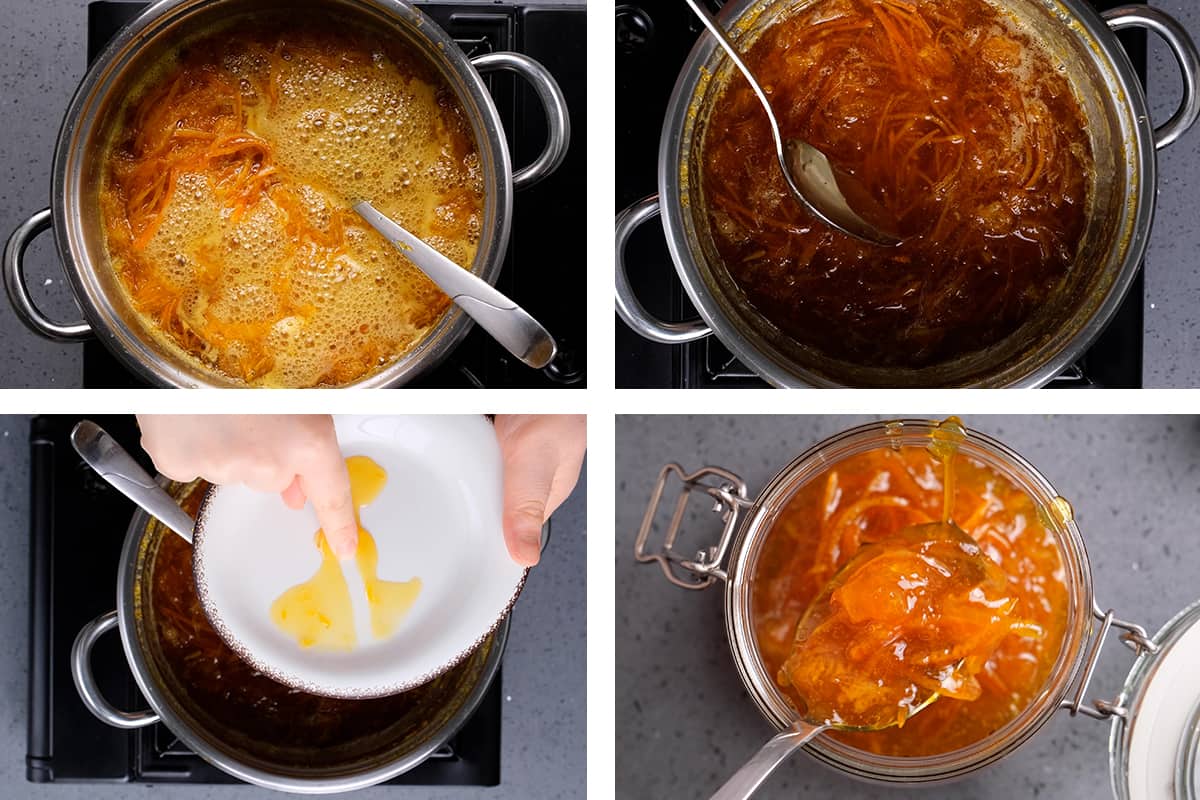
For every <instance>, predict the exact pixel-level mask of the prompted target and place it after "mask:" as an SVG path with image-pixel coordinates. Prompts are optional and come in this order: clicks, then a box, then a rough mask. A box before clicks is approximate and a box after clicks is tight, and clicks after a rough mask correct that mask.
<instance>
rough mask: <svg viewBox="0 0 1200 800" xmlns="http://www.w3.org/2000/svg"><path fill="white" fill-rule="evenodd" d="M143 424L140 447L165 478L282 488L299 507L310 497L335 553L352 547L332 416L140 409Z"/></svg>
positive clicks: (346, 481)
mask: <svg viewBox="0 0 1200 800" xmlns="http://www.w3.org/2000/svg"><path fill="white" fill-rule="evenodd" d="M138 425H139V426H140V427H141V429H142V448H143V449H144V450H145V451H146V452H147V453H149V454H150V457H151V458H152V459H154V466H156V467H157V468H158V471H159V472H161V473H162V474H163V475H166V476H167V477H168V478H171V479H172V480H176V481H192V480H195V479H196V478H203V479H204V480H206V481H209V482H210V483H217V484H222V483H241V484H245V485H246V486H248V487H249V488H251V489H255V490H257V491H260V492H279V493H280V494H281V495H282V496H283V502H284V503H286V504H287V505H288V507H289V508H294V509H301V508H303V507H304V503H305V501H306V500H307V501H311V502H312V504H313V510H314V511H316V513H317V521H318V522H319V523H320V524H321V529H322V530H323V531H325V539H326V541H328V542H329V547H330V549H332V550H333V552H334V554H336V555H337V556H338V557H339V558H347V557H349V556H352V555H353V554H354V551H355V549H356V548H357V547H358V521H357V520H356V519H355V516H354V507H353V502H352V500H351V496H350V476H349V474H348V473H347V472H346V462H345V461H344V460H343V458H342V453H341V450H340V449H339V448H338V443H337V436H336V435H335V434H334V430H333V418H332V417H329V416H325V415H299V414H297V415H278V416H272V415H264V414H247V415H237V416H235V415H218V414H196V415H185V416H166V415H163V416H160V415H155V414H140V415H138Z"/></svg>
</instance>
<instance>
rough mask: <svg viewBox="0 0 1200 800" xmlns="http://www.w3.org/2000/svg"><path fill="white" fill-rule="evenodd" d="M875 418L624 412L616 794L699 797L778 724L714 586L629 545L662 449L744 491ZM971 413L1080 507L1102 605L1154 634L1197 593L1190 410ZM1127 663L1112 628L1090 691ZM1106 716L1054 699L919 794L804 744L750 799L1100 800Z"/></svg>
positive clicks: (1114, 679)
mask: <svg viewBox="0 0 1200 800" xmlns="http://www.w3.org/2000/svg"><path fill="white" fill-rule="evenodd" d="M868 419H873V418H868V417H817V416H811V417H787V418H783V417H769V416H753V417H674V416H654V417H623V416H618V417H617V425H616V448H617V450H616V474H617V496H616V509H617V511H616V546H617V549H616V597H617V598H618V601H617V614H616V649H617V670H616V740H617V741H616V755H617V783H616V785H617V796H618V797H622V798H646V799H647V800H650V799H654V800H657V799H658V798H663V797H706V796H708V795H709V794H710V793H711V792H712V791H714V790H715V789H716V788H717V787H718V786H719V785H720V784H721V782H722V781H723V780H724V779H725V778H727V777H728V776H729V775H731V774H732V773H733V772H734V771H735V770H736V768H737V767H738V766H740V765H741V764H742V763H743V762H744V761H745V760H746V759H747V758H749V757H750V755H751V754H752V753H753V752H754V751H755V750H756V749H757V748H758V746H759V745H760V744H762V743H763V742H764V741H766V739H767V738H768V737H769V736H770V735H771V733H772V729H771V727H770V725H769V724H768V723H767V722H766V721H765V720H763V719H762V717H761V716H760V715H759V713H758V711H757V710H756V709H755V707H754V706H753V704H752V702H751V701H750V699H749V698H748V696H747V695H746V692H745V691H744V690H743V688H742V685H741V682H740V680H739V679H738V675H737V672H736V669H735V668H734V665H733V661H732V659H731V657H730V655H729V648H728V645H727V644H726V640H725V631H724V623H723V606H722V592H721V590H720V589H719V588H713V589H709V590H707V591H703V592H691V591H687V590H684V589H680V588H677V587H674V586H671V585H669V584H668V583H667V582H666V580H665V579H664V578H663V576H662V573H661V572H660V571H659V569H658V567H657V566H654V565H641V564H637V563H636V562H635V561H634V559H633V541H634V536H635V533H636V530H637V527H638V524H639V522H640V520H641V515H642V513H643V511H644V510H645V506H646V501H647V499H648V497H649V493H650V489H651V485H652V482H653V481H654V479H655V478H656V476H657V474H658V470H659V469H660V468H661V467H662V465H663V464H664V463H666V462H668V461H677V462H679V463H680V464H681V465H682V466H683V467H684V469H686V470H694V469H697V468H699V467H701V466H705V465H717V466H723V467H726V468H728V469H730V470H732V471H734V472H736V473H738V474H740V475H741V476H742V477H743V478H744V479H745V480H746V481H747V483H748V485H749V487H750V490H751V495H752V496H753V495H754V494H756V493H757V491H758V489H761V487H762V486H763V485H764V484H765V483H766V482H767V480H769V479H770V478H771V477H772V476H773V475H774V474H775V473H776V472H777V471H778V470H779V469H780V468H781V467H783V466H784V465H785V464H787V463H788V462H789V461H791V459H792V458H794V457H795V456H797V455H799V454H800V452H802V451H803V450H805V449H807V448H808V447H809V446H811V445H813V444H816V443H817V442H818V441H820V440H821V439H824V438H826V437H827V436H830V435H832V434H834V433H837V432H838V431H841V430H844V429H846V428H849V427H852V426H854V425H857V424H859V423H861V422H864V421H867V420H868ZM966 422H967V424H968V425H969V426H971V427H974V428H977V429H979V430H981V431H983V432H985V433H988V434H991V435H993V436H995V437H996V438H999V439H1000V440H1002V441H1004V442H1005V443H1007V444H1009V445H1011V446H1012V447H1013V448H1014V449H1016V450H1017V451H1018V452H1020V453H1021V454H1022V455H1024V456H1025V457H1026V458H1027V459H1029V460H1030V461H1031V462H1032V463H1033V464H1034V465H1036V466H1037V467H1038V468H1039V469H1040V470H1041V471H1042V472H1043V473H1044V474H1045V475H1046V476H1047V477H1048V478H1049V479H1050V481H1051V482H1052V483H1053V484H1054V486H1055V488H1057V489H1058V490H1059V492H1060V493H1061V494H1063V495H1064V496H1065V497H1067V498H1068V499H1070V500H1071V502H1072V503H1073V504H1074V507H1075V510H1076V517H1077V519H1078V522H1079V527H1080V530H1081V531H1082V533H1083V537H1084V540H1085V542H1086V544H1087V549H1088V553H1089V555H1090V558H1091V562H1092V572H1093V575H1094V580H1095V591H1096V598H1097V602H1099V603H1100V604H1101V607H1102V608H1108V607H1111V608H1113V609H1115V610H1116V611H1117V613H1118V615H1119V616H1122V617H1124V618H1125V619H1129V620H1132V621H1135V622H1138V623H1141V624H1143V625H1145V626H1146V627H1147V628H1149V630H1151V631H1154V630H1157V629H1158V628H1159V627H1160V626H1161V625H1162V624H1163V623H1165V622H1166V621H1167V620H1168V619H1170V618H1171V617H1172V616H1173V615H1174V614H1175V613H1176V612H1178V611H1179V610H1180V609H1182V608H1183V607H1184V606H1186V605H1187V604H1189V603H1191V602H1193V601H1195V600H1196V599H1197V598H1200V580H1198V579H1197V578H1196V564H1197V563H1200V537H1198V536H1197V535H1196V515H1195V513H1194V511H1195V509H1196V507H1197V503H1198V502H1200V420H1198V419H1196V418H1191V417H1136V416H1119V417H1109V416H1088V417H1059V418H1049V417H1041V416H1025V417H988V416H976V417H970V418H968V419H966ZM693 502H694V503H695V504H696V505H700V504H701V503H700V501H698V500H696V501H693ZM705 517H707V519H706V521H705V522H704V523H703V524H701V525H696V526H694V527H697V528H699V529H700V532H699V535H697V536H694V537H692V538H689V539H687V540H686V542H687V543H686V544H685V545H684V548H683V551H684V552H689V551H691V550H692V549H698V548H699V547H700V546H702V545H705V544H709V543H711V542H712V541H714V540H713V539H712V538H711V536H713V535H715V534H716V533H719V521H718V520H716V518H715V517H712V516H711V515H707V514H705ZM662 518H665V512H664V513H663V514H662ZM714 526H715V527H714ZM706 534H707V538H706ZM681 541H683V540H681ZM693 543H694V545H693ZM1131 663H1132V659H1131V654H1130V653H1129V651H1127V650H1126V649H1125V648H1123V647H1120V646H1119V645H1117V644H1116V643H1115V642H1110V643H1109V644H1108V645H1107V647H1106V648H1105V649H1104V652H1103V655H1102V659H1101V663H1100V667H1099V669H1098V671H1097V673H1096V676H1095V678H1094V680H1093V683H1092V687H1093V688H1092V692H1091V694H1092V696H1094V697H1112V696H1115V695H1116V694H1117V693H1118V691H1119V690H1120V687H1121V683H1122V681H1123V679H1124V676H1125V674H1126V672H1128V670H1129V667H1130V665H1131ZM1108 731H1109V725H1108V723H1106V722H1100V721H1097V720H1092V719H1088V718H1085V717H1082V716H1080V717H1077V718H1071V717H1070V716H1069V715H1068V714H1067V713H1065V712H1059V714H1058V715H1056V717H1055V718H1053V719H1052V720H1051V722H1050V723H1049V724H1048V725H1047V726H1046V727H1045V728H1043V729H1042V730H1041V731H1040V732H1039V733H1038V734H1037V735H1036V736H1034V737H1033V739H1032V740H1031V741H1030V742H1028V743H1027V744H1026V745H1025V747H1024V748H1022V749H1021V750H1020V751H1018V752H1017V753H1015V754H1014V755H1012V756H1010V757H1009V758H1007V759H1005V760H1003V761H1002V762H1000V763H999V764H997V765H995V766H993V767H992V768H990V769H988V770H986V771H984V772H981V773H979V774H977V775H975V776H973V777H971V778H969V779H966V780H964V781H961V782H959V783H955V784H951V785H947V786H943V787H936V788H927V789H924V790H921V791H915V790H908V791H903V790H896V789H886V788H878V787H873V786H869V785H866V784H862V783H858V782H855V781H853V780H851V779H849V778H846V777H843V776H842V775H840V774H838V773H835V772H833V771H832V770H830V769H828V768H826V767H823V766H820V765H818V764H817V763H816V762H814V761H812V760H811V759H809V758H808V757H807V756H804V755H800V756H797V757H795V758H793V759H792V760H791V761H789V762H787V763H785V764H784V765H783V766H782V767H781V768H780V770H779V772H777V773H776V774H775V775H774V776H772V777H771V779H770V780H769V782H768V783H767V785H766V787H765V789H764V790H763V791H762V793H761V794H760V795H758V796H759V797H762V798H764V800H765V798H773V797H778V798H797V797H803V798H840V799H842V800H845V799H846V798H883V799H884V800H900V798H905V797H920V798H922V799H923V800H933V798H964V797H970V798H973V800H1011V798H1014V797H1022V798H1025V797H1039V796H1040V797H1052V798H1056V800H1057V799H1059V798H1062V800H1070V799H1071V798H1080V800H1083V799H1085V798H1086V800H1098V798H1102V797H1107V796H1109V791H1108V761H1107V755H1106V752H1107V751H1106V747H1107V737H1108Z"/></svg>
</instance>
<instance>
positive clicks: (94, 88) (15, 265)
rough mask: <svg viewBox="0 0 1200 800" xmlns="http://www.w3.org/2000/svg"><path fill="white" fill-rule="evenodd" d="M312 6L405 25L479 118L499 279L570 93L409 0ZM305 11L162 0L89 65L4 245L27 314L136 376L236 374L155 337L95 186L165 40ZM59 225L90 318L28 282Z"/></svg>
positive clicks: (487, 273)
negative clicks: (61, 306) (518, 154)
mask: <svg viewBox="0 0 1200 800" xmlns="http://www.w3.org/2000/svg"><path fill="white" fill-rule="evenodd" d="M306 4H307V5H308V6H310V7H312V8H315V9H320V10H324V11H334V12H336V13H337V14H340V15H344V16H346V17H347V18H353V19H357V20H362V21H365V22H368V23H369V24H372V25H374V26H375V27H377V28H378V29H380V30H382V31H385V32H388V33H390V34H394V35H395V36H396V37H397V38H398V39H401V40H403V41H405V42H406V43H407V44H409V45H411V46H412V47H413V49H414V50H415V51H416V52H418V53H420V54H422V55H423V56H424V57H425V58H426V60H427V61H428V62H429V63H430V64H432V65H434V66H435V67H436V68H437V69H438V70H439V72H440V73H441V74H442V76H443V77H444V78H445V79H446V81H447V83H448V84H449V86H450V87H451V88H452V89H453V90H454V92H455V93H456V94H457V95H458V99H459V101H460V102H461V103H462V106H463V109H464V111H465V113H466V115H467V117H468V118H469V119H470V121H471V129H472V132H473V134H474V138H475V142H476V146H477V147H478V149H479V156H480V165H481V171H482V174H483V176H484V186H485V192H486V199H485V207H484V219H483V225H482V230H483V234H482V235H481V236H480V245H479V251H478V253H477V254H476V256H475V262H474V264H473V265H472V267H471V270H472V272H474V273H475V274H476V275H478V276H479V277H480V278H483V279H484V280H486V281H488V282H489V283H493V284H494V283H495V282H496V279H497V278H498V277H499V274H500V268H501V265H502V264H503V261H504V255H505V252H506V250H507V248H508V236H509V228H510V225H511V223H512V193H513V189H514V188H516V189H522V188H526V187H529V186H532V185H533V184H535V183H537V182H538V181H540V180H542V179H543V178H545V177H547V176H548V175H550V174H551V173H553V172H554V170H555V169H557V168H558V166H559V165H560V164H561V163H562V161H563V159H564V158H565V157H566V153H567V146H568V143H569V141H570V122H569V120H568V117H567V108H566V101H565V100H564V99H563V95H562V92H561V91H560V90H559V88H558V84H557V83H556V82H555V80H554V78H553V77H552V76H551V75H550V73H549V72H548V71H547V70H546V69H545V67H543V66H542V65H541V64H539V63H538V62H536V61H534V60H533V59H531V58H528V57H526V56H524V55H521V54H519V53H507V52H504V53H487V54H484V55H480V56H476V57H475V58H470V59H469V58H467V56H466V55H465V54H464V53H463V52H462V50H461V49H459V47H458V45H457V44H455V42H454V40H453V39H451V38H450V36H449V35H447V34H446V32H445V31H443V30H442V29H441V28H439V27H438V25H437V24H436V23H435V22H433V21H432V20H431V19H429V18H428V17H426V16H425V15H424V14H422V13H421V12H420V11H418V10H417V9H416V8H414V7H412V6H411V5H409V4H407V3H405V2H403V0H307V3H306ZM276 6H279V7H286V8H288V9H289V10H291V12H292V13H297V12H299V13H303V9H302V8H301V9H297V8H296V4H294V3H284V2H282V0H271V1H270V2H255V0H159V2H156V3H154V4H153V5H151V6H150V7H149V8H147V9H146V10H145V11H143V12H142V13H141V14H140V15H138V17H137V18H136V19H134V20H133V21H132V22H131V23H129V24H128V25H127V26H126V27H125V28H123V29H122V30H121V31H120V32H119V33H118V34H117V35H116V36H115V37H114V38H113V40H112V41H111V42H110V43H109V45H108V46H107V47H106V48H105V49H104V51H103V52H102V53H101V54H100V55H99V56H98V57H97V58H96V60H95V62H94V63H93V64H92V66H91V67H90V68H89V69H88V72H87V74H86V75H85V76H84V79H83V81H82V83H80V85H79V88H78V90H76V92H75V96H74V97H73V98H72V99H71V103H70V105H69V106H68V107H67V113H66V116H65V117H64V119H63V124H62V128H61V130H60V131H59V135H58V143H57V145H56V147H55V151H54V167H53V183H52V188H51V206H50V208H47V209H43V210H41V211H39V212H37V213H36V214H34V215H33V216H31V217H30V218H29V219H27V220H26V221H25V222H24V223H22V224H21V225H20V227H18V228H17V229H16V231H14V232H13V234H12V236H11V237H10V238H9V240H8V244H7V245H6V247H5V250H4V265H3V270H4V285H5V288H6V289H7V291H8V297H9V300H10V301H11V303H12V306H13V309H14V310H15V311H16V312H17V316H18V317H20V319H21V321H22V322H24V323H25V324H26V325H27V326H28V327H29V329H30V330H32V331H33V332H34V333H37V334H39V335H41V336H45V337H47V338H49V339H55V340H60V341H79V340H81V339H86V338H88V337H90V336H92V335H95V336H97V337H98V338H99V339H100V340H101V341H102V342H103V343H104V344H105V345H106V346H107V347H108V348H109V349H110V350H112V352H113V353H114V354H115V355H116V356H117V357H118V358H120V360H121V361H122V362H124V364H125V365H126V366H127V367H128V368H129V369H130V370H132V371H133V372H134V373H135V374H136V375H138V376H140V377H142V378H144V379H145V380H147V381H149V382H151V383H153V384H158V385H162V386H182V387H188V386H230V385H236V384H234V382H233V381H231V380H230V379H228V378H226V377H225V376H222V375H220V374H218V373H215V372H212V371H209V370H206V369H203V368H201V367H200V366H199V365H197V364H196V363H194V362H193V361H191V360H187V359H184V358H182V357H180V356H179V355H177V354H176V353H173V352H171V351H169V350H167V349H166V348H165V347H163V346H162V345H161V344H159V343H158V342H157V341H155V339H154V338H153V337H152V336H150V335H149V334H148V333H147V331H146V330H145V329H144V328H143V324H142V323H141V322H140V321H139V319H138V315H137V314H136V312H135V310H134V309H133V308H132V307H131V304H130V303H129V300H128V298H127V296H126V294H125V293H124V291H123V289H122V287H121V286H120V283H119V280H118V278H117V276H116V275H115V274H114V272H113V270H112V269H111V268H110V267H109V262H108V256H107V254H106V253H105V248H104V239H103V235H102V223H101V220H100V218H99V212H98V209H97V203H96V197H97V192H98V190H99V185H100V178H101V170H102V168H103V159H102V156H101V152H102V148H103V146H104V144H105V142H106V139H107V136H106V134H107V132H108V131H109V130H110V129H111V126H112V125H113V124H115V122H116V112H117V111H118V110H119V108H120V105H121V101H122V100H123V97H124V95H125V93H126V91H127V90H128V88H129V86H130V84H131V82H132V81H134V80H136V79H137V78H138V77H139V76H140V75H142V74H143V73H144V70H145V69H146V66H147V65H148V64H151V63H154V62H155V61H156V59H157V57H158V56H159V55H161V54H162V52H163V51H164V50H165V49H168V48H171V47H172V46H174V45H176V44H178V43H179V42H180V41H181V40H184V39H187V38H190V37H191V36H194V35H195V34H196V32H198V31H203V30H204V29H205V28H206V27H207V26H208V25H209V24H211V23H213V22H214V21H216V20H228V19H229V17H230V16H231V15H234V14H239V13H255V12H261V11H263V10H266V9H269V8H272V7H276ZM498 70H508V71H511V72H515V73H517V74H518V75H519V76H521V77H522V78H524V79H525V80H527V81H528V82H529V83H530V85H531V86H532V87H533V89H534V90H535V91H536V93H537V95H538V98H539V99H540V101H541V103H542V105H543V106H544V109H545V112H546V122H547V129H548V136H547V141H546V145H545V148H544V149H543V151H542V153H541V154H540V155H539V156H538V157H537V158H536V159H535V160H534V161H533V163H531V164H530V165H529V166H527V167H525V168H523V169H520V170H518V171H516V172H515V173H514V172H513V170H512V165H511V163H510V161H509V154H508V146H507V144H506V142H505V139H504V130H503V128H502V127H501V123H500V117H499V115H498V114H497V112H496V107H495V104H494V103H493V102H492V98H491V95H490V94H488V91H487V87H486V86H485V84H484V82H483V79H482V77H481V73H488V72H495V71H498ZM51 227H53V228H54V238H55V243H56V244H57V246H58V252H59V257H60V259H61V260H62V263H63V265H64V267H65V269H66V273H67V278H68V280H69V281H70V283H71V288H72V291H73V292H74V295H75V299H76V300H77V301H78V303H79V306H80V308H81V309H82V310H83V314H84V320H83V321H79V322H71V323H61V322H55V321H54V320H51V319H49V318H48V317H46V316H45V315H44V314H42V313H41V312H40V311H39V310H38V309H37V307H36V306H35V305H34V303H33V299H32V297H31V296H30V293H29V289H28V287H27V286H26V285H25V280H24V277H23V272H22V257H23V256H24V253H25V250H26V248H27V247H28V246H29V243H30V242H31V241H32V240H33V238H34V237H35V236H37V235H38V234H39V233H41V232H42V231H45V230H47V229H49V228H51ZM469 329H470V319H469V318H468V317H467V316H466V315H465V314H463V313H462V311H461V310H460V309H459V308H458V307H457V306H453V307H451V309H450V310H449V311H448V312H447V313H446V314H445V315H444V316H443V317H442V319H441V320H440V321H439V322H438V324H437V325H435V326H434V328H433V329H432V330H431V331H430V332H429V333H428V334H426V336H425V337H424V338H423V339H422V340H421V342H420V343H419V344H418V345H417V346H416V347H414V348H413V349H412V350H411V351H410V352H409V353H408V354H406V355H405V356H404V357H403V358H401V359H400V360H399V361H397V362H396V363H394V364H391V365H390V366H388V367H387V368H386V369H384V370H382V371H381V372H378V373H376V374H374V375H371V376H369V377H367V378H364V379H362V380H360V381H358V382H356V383H354V384H353V385H354V386H361V387H379V386H396V385H400V384H403V383H405V382H407V381H409V380H411V379H413V378H415V377H416V376H417V375H418V374H420V373H421V372H423V371H425V370H427V369H429V368H430V367H432V366H434V365H435V364H436V363H437V362H439V361H440V360H442V359H443V358H445V357H446V355H447V354H448V353H449V352H450V351H451V350H452V349H453V347H454V346H455V344H457V343H458V342H459V341H460V340H461V339H462V338H463V336H465V335H466V333H467V331H468V330H469Z"/></svg>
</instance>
